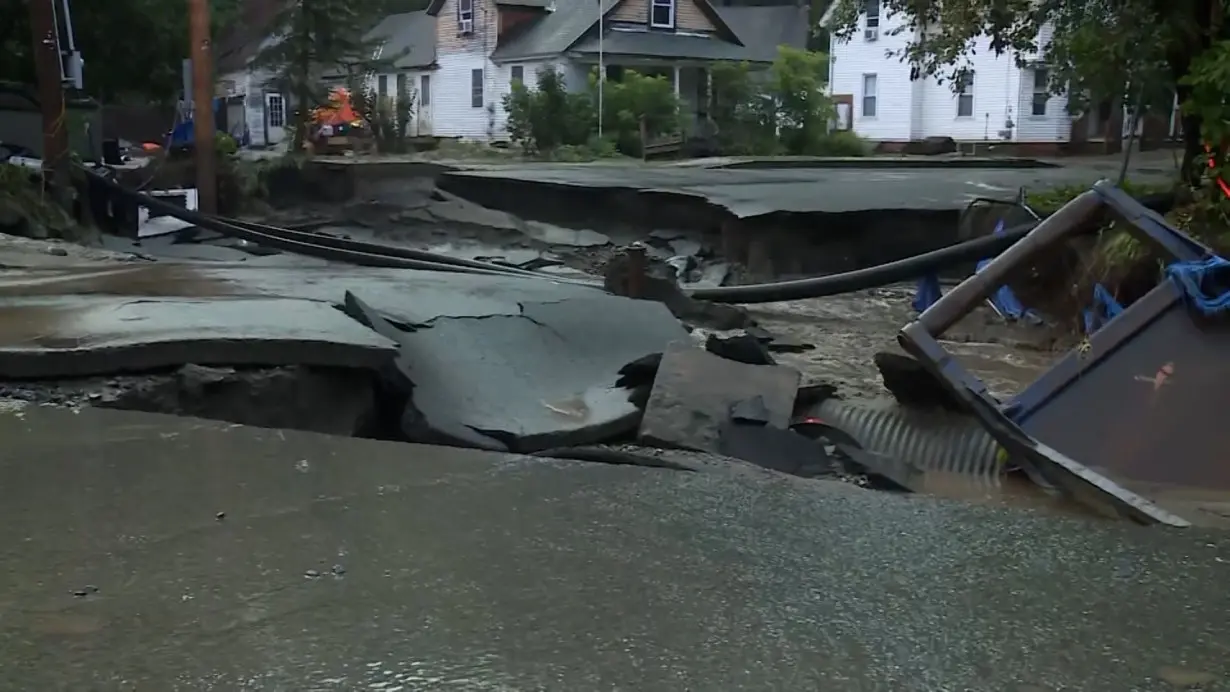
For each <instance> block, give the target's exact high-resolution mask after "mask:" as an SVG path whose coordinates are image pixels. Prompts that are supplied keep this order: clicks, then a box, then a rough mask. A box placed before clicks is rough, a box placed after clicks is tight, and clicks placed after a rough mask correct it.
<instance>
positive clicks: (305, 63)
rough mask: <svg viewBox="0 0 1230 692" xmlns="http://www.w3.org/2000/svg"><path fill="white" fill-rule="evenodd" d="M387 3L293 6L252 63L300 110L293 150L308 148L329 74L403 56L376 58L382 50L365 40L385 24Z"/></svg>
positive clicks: (315, 1)
mask: <svg viewBox="0 0 1230 692" xmlns="http://www.w3.org/2000/svg"><path fill="white" fill-rule="evenodd" d="M386 1H387V0H297V2H292V3H287V4H286V5H285V6H284V7H283V8H282V9H281V10H280V11H279V12H278V14H277V16H276V18H275V19H274V21H273V23H272V25H271V26H270V28H269V32H268V35H269V36H270V37H281V38H280V40H274V41H270V42H269V43H268V45H266V46H265V47H263V48H262V49H261V51H260V52H259V53H257V54H256V56H255V57H254V58H253V60H252V67H253V69H259V70H265V71H267V72H268V73H269V74H270V75H271V77H270V82H271V83H272V84H274V85H276V86H277V87H278V88H279V89H280V90H281V91H282V92H283V93H286V94H289V95H291V96H292V97H293V98H294V100H295V105H296V115H297V118H296V123H295V130H294V140H293V141H294V144H293V147H294V148H293V149H292V151H299V150H301V149H302V148H303V139H304V137H305V136H306V135H307V129H308V124H309V122H310V120H311V117H312V116H311V112H312V109H313V108H315V107H316V106H318V105H320V104H322V103H325V102H326V100H327V99H328V92H327V90H326V89H325V87H324V85H323V83H322V81H321V75H322V74H325V73H336V72H340V73H341V74H357V73H367V72H370V71H373V70H376V69H379V68H380V67H382V66H384V65H387V64H388V63H390V62H392V61H393V60H395V59H396V58H397V57H398V56H395V55H392V56H381V59H379V60H378V59H376V58H375V57H374V56H375V52H376V48H377V45H378V42H376V41H370V40H368V39H366V38H365V37H364V35H365V34H366V33H367V32H368V31H369V30H370V29H371V28H372V27H373V26H374V25H375V23H376V22H377V21H379V19H380V17H381V14H382V12H383V10H384V7H385V2H386Z"/></svg>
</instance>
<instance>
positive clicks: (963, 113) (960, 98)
mask: <svg viewBox="0 0 1230 692" xmlns="http://www.w3.org/2000/svg"><path fill="white" fill-rule="evenodd" d="M957 117H958V118H972V117H974V73H973V72H970V73H968V74H966V75H965V76H964V77H963V78H961V80H960V81H959V82H957Z"/></svg>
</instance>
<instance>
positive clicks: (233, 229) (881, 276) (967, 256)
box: [84, 169, 1174, 303]
mask: <svg viewBox="0 0 1230 692" xmlns="http://www.w3.org/2000/svg"><path fill="white" fill-rule="evenodd" d="M84 170H85V172H86V174H87V175H90V176H92V177H94V178H95V179H97V180H98V181H99V182H101V183H103V184H104V185H105V186H107V187H109V188H110V189H113V190H116V191H118V192H120V193H122V194H125V195H130V196H135V197H136V198H137V199H139V200H140V202H141V204H143V205H145V206H146V207H148V208H150V209H151V210H156V211H159V212H160V213H163V214H167V215H170V216H174V217H176V218H179V219H182V220H184V221H187V222H188V223H192V224H196V225H197V226H200V227H201V228H205V229H208V230H212V231H216V232H218V233H221V234H223V235H226V236H229V237H233V238H239V239H241V240H247V241H249V242H253V243H256V244H258V245H266V246H268V247H273V248H278V249H281V250H286V251H288V252H295V253H299V254H303V255H308V256H312V257H319V258H322V259H327V260H335V261H341V262H351V263H353V264H359V265H364V266H375V267H394V268H403V269H421V270H428V271H445V272H459V273H473V274H494V275H503V276H520V277H523V278H535V279H545V280H549V281H556V282H560V283H570V284H578V285H584V286H590V287H597V285H596V284H594V283H592V282H584V281H578V280H573V279H567V278H563V277H558V276H552V275H548V274H541V273H538V272H532V271H529V270H525V269H516V268H514V267H505V266H501V265H498V264H493V263H489V262H480V261H478V260H465V259H459V258H455V257H447V256H444V255H439V254H436V253H432V252H427V251H424V250H413V249H410V248H398V247H394V246H388V245H380V244H377V243H364V242H360V241H355V240H346V239H344V238H335V237H331V236H324V235H319V234H315V233H307V232H304V231H292V230H289V229H281V228H276V227H273V226H265V225H262V224H253V223H248V222H235V221H232V220H229V219H228V220H224V219H219V218H216V217H211V216H206V215H204V214H200V213H197V212H193V211H189V210H186V209H184V208H183V207H178V206H175V205H173V204H170V203H167V202H164V201H162V200H159V199H157V198H155V197H150V196H149V195H145V194H142V193H139V192H134V191H132V190H128V189H126V188H124V187H123V186H121V185H119V183H117V182H115V181H113V180H110V179H108V178H105V177H103V176H101V175H99V174H98V173H97V172H95V171H93V170H90V169H84ZM1141 202H1142V203H1143V204H1144V205H1145V206H1146V207H1149V208H1150V209H1152V210H1153V211H1156V212H1164V211H1166V210H1168V209H1169V208H1170V207H1171V206H1173V204H1174V195H1152V196H1147V197H1145V198H1143V199H1142V200H1141ZM1036 225H1037V224H1035V223H1028V224H1023V225H1020V226H1016V227H1014V228H1012V229H1009V230H1007V231H1005V232H1004V233H1002V234H1000V235H989V236H984V237H982V238H975V239H973V240H968V241H965V242H963V243H957V244H955V245H950V246H948V247H944V248H940V249H938V250H933V251H931V252H926V253H923V254H921V255H914V256H913V257H906V258H904V259H900V260H897V261H895V262H888V263H886V264H880V265H877V266H874V267H866V268H863V269H856V270H854V271H849V272H843V273H841V274H831V275H828V276H818V277H812V278H808V279H797V280H794V281H779V282H775V283H767V284H751V285H747V286H718V287H713V288H694V289H691V290H689V291H687V293H688V295H689V296H691V297H692V298H695V299H697V300H706V301H710V302H714V303H777V302H783V301H790V300H808V299H811V298H823V297H826V296H832V295H838V294H841V293H850V292H853V291H861V290H865V289H869V288H875V287H878V286H885V285H888V284H893V283H897V282H900V281H906V280H909V279H914V278H917V277H919V276H925V275H927V274H929V273H934V272H937V271H940V270H942V269H945V268H948V267H951V266H953V265H957V264H961V263H963V262H972V261H977V260H980V259H986V258H988V257H994V256H995V255H998V254H999V253H1000V252H1003V251H1004V250H1006V249H1007V248H1008V247H1010V246H1012V245H1013V244H1014V243H1016V242H1017V241H1018V240H1020V239H1021V238H1024V237H1025V235H1026V234H1028V233H1029V232H1030V231H1031V230H1033V229H1034V227H1035V226H1036ZM258 229H262V230H258Z"/></svg>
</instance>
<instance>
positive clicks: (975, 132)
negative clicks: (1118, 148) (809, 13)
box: [830, 10, 1071, 143]
mask: <svg viewBox="0 0 1230 692" xmlns="http://www.w3.org/2000/svg"><path fill="white" fill-rule="evenodd" d="M901 21H902V18H900V17H898V16H887V15H886V13H885V12H884V11H883V10H881V16H880V31H879V37H878V40H874V41H867V40H866V39H865V37H864V35H863V33H864V32H863V29H864V28H865V22H866V17H863V18H861V19H860V22H859V30H858V31H857V32H855V34H854V35H853V36H852V37H851V38H850V39H849V40H848V41H834V43H833V46H832V50H831V60H832V62H833V65H832V68H831V70H832V79H831V84H830V91H831V93H832V94H834V95H847V94H848V95H850V96H851V97H852V101H853V103H854V117H853V119H852V124H853V129H854V131H855V132H856V133H858V134H859V135H860V136H862V137H865V138H867V139H869V140H872V141H877V142H907V141H918V140H923V139H926V138H928V137H951V138H953V139H954V140H957V141H983V140H989V141H1004V140H1003V138H1002V137H1001V134H1000V133H1001V131H1004V130H1007V129H1008V128H1007V127H1006V125H1007V123H1008V122H1009V121H1011V122H1012V123H1013V125H1014V127H1013V128H1012V130H1011V133H1012V134H1011V138H1010V141H1015V142H1039V143H1041V142H1049V143H1058V142H1066V141H1067V140H1068V136H1069V132H1070V129H1071V128H1070V122H1071V121H1070V118H1069V117H1068V115H1067V113H1066V106H1067V99H1066V98H1064V97H1061V96H1059V97H1052V98H1051V99H1049V100H1048V102H1047V110H1046V115H1043V116H1034V115H1032V114H1031V98H1032V84H1033V71H1032V69H1028V68H1027V69H1022V68H1020V67H1018V66H1017V64H1016V61H1015V59H1014V57H1013V56H1012V55H1009V54H1005V55H1000V56H996V55H995V54H994V53H993V51H992V50H991V47H990V39H989V38H988V37H985V36H983V37H979V38H978V39H976V41H975V43H974V45H973V47H972V48H973V51H972V53H970V61H971V63H972V68H973V73H974V76H973V86H972V92H973V112H972V114H971V115H969V116H964V117H962V116H958V115H957V104H958V96H957V94H956V93H955V92H954V91H953V88H952V86H953V85H952V84H951V83H940V81H939V80H937V79H936V78H934V77H927V78H924V79H919V80H911V79H910V67H909V65H907V64H905V63H902V62H900V61H899V60H898V59H897V58H896V57H895V56H890V55H887V53H895V52H897V51H899V50H901V49H902V48H904V47H905V46H906V44H907V43H909V41H910V39H911V35H910V34H909V33H908V32H903V33H902V34H899V35H896V36H893V35H890V34H891V33H892V30H893V29H894V28H895V27H897V26H900V25H901ZM1049 39H1050V35H1049V27H1044V29H1043V32H1042V33H1041V34H1040V35H1039V45H1042V46H1045V45H1046V42H1047V41H1049ZM1025 57H1026V58H1027V59H1028V58H1031V57H1034V56H1025ZM867 74H875V75H876V82H877V89H876V91H877V94H876V95H877V99H876V100H877V112H876V115H875V117H867V116H864V115H863V113H862V110H863V106H862V97H863V93H862V92H863V76H864V75H867Z"/></svg>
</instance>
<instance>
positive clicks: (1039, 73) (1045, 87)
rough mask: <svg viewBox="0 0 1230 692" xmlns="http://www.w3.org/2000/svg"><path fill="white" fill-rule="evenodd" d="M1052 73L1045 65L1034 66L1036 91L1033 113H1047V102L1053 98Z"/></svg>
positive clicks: (1031, 112)
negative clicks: (1051, 88) (1051, 87)
mask: <svg viewBox="0 0 1230 692" xmlns="http://www.w3.org/2000/svg"><path fill="white" fill-rule="evenodd" d="M1050 81H1051V73H1050V72H1048V71H1047V69H1046V68H1045V67H1037V68H1034V91H1033V100H1032V104H1031V106H1030V110H1029V112H1030V114H1031V115H1046V103H1047V101H1050V100H1051V90H1050Z"/></svg>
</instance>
